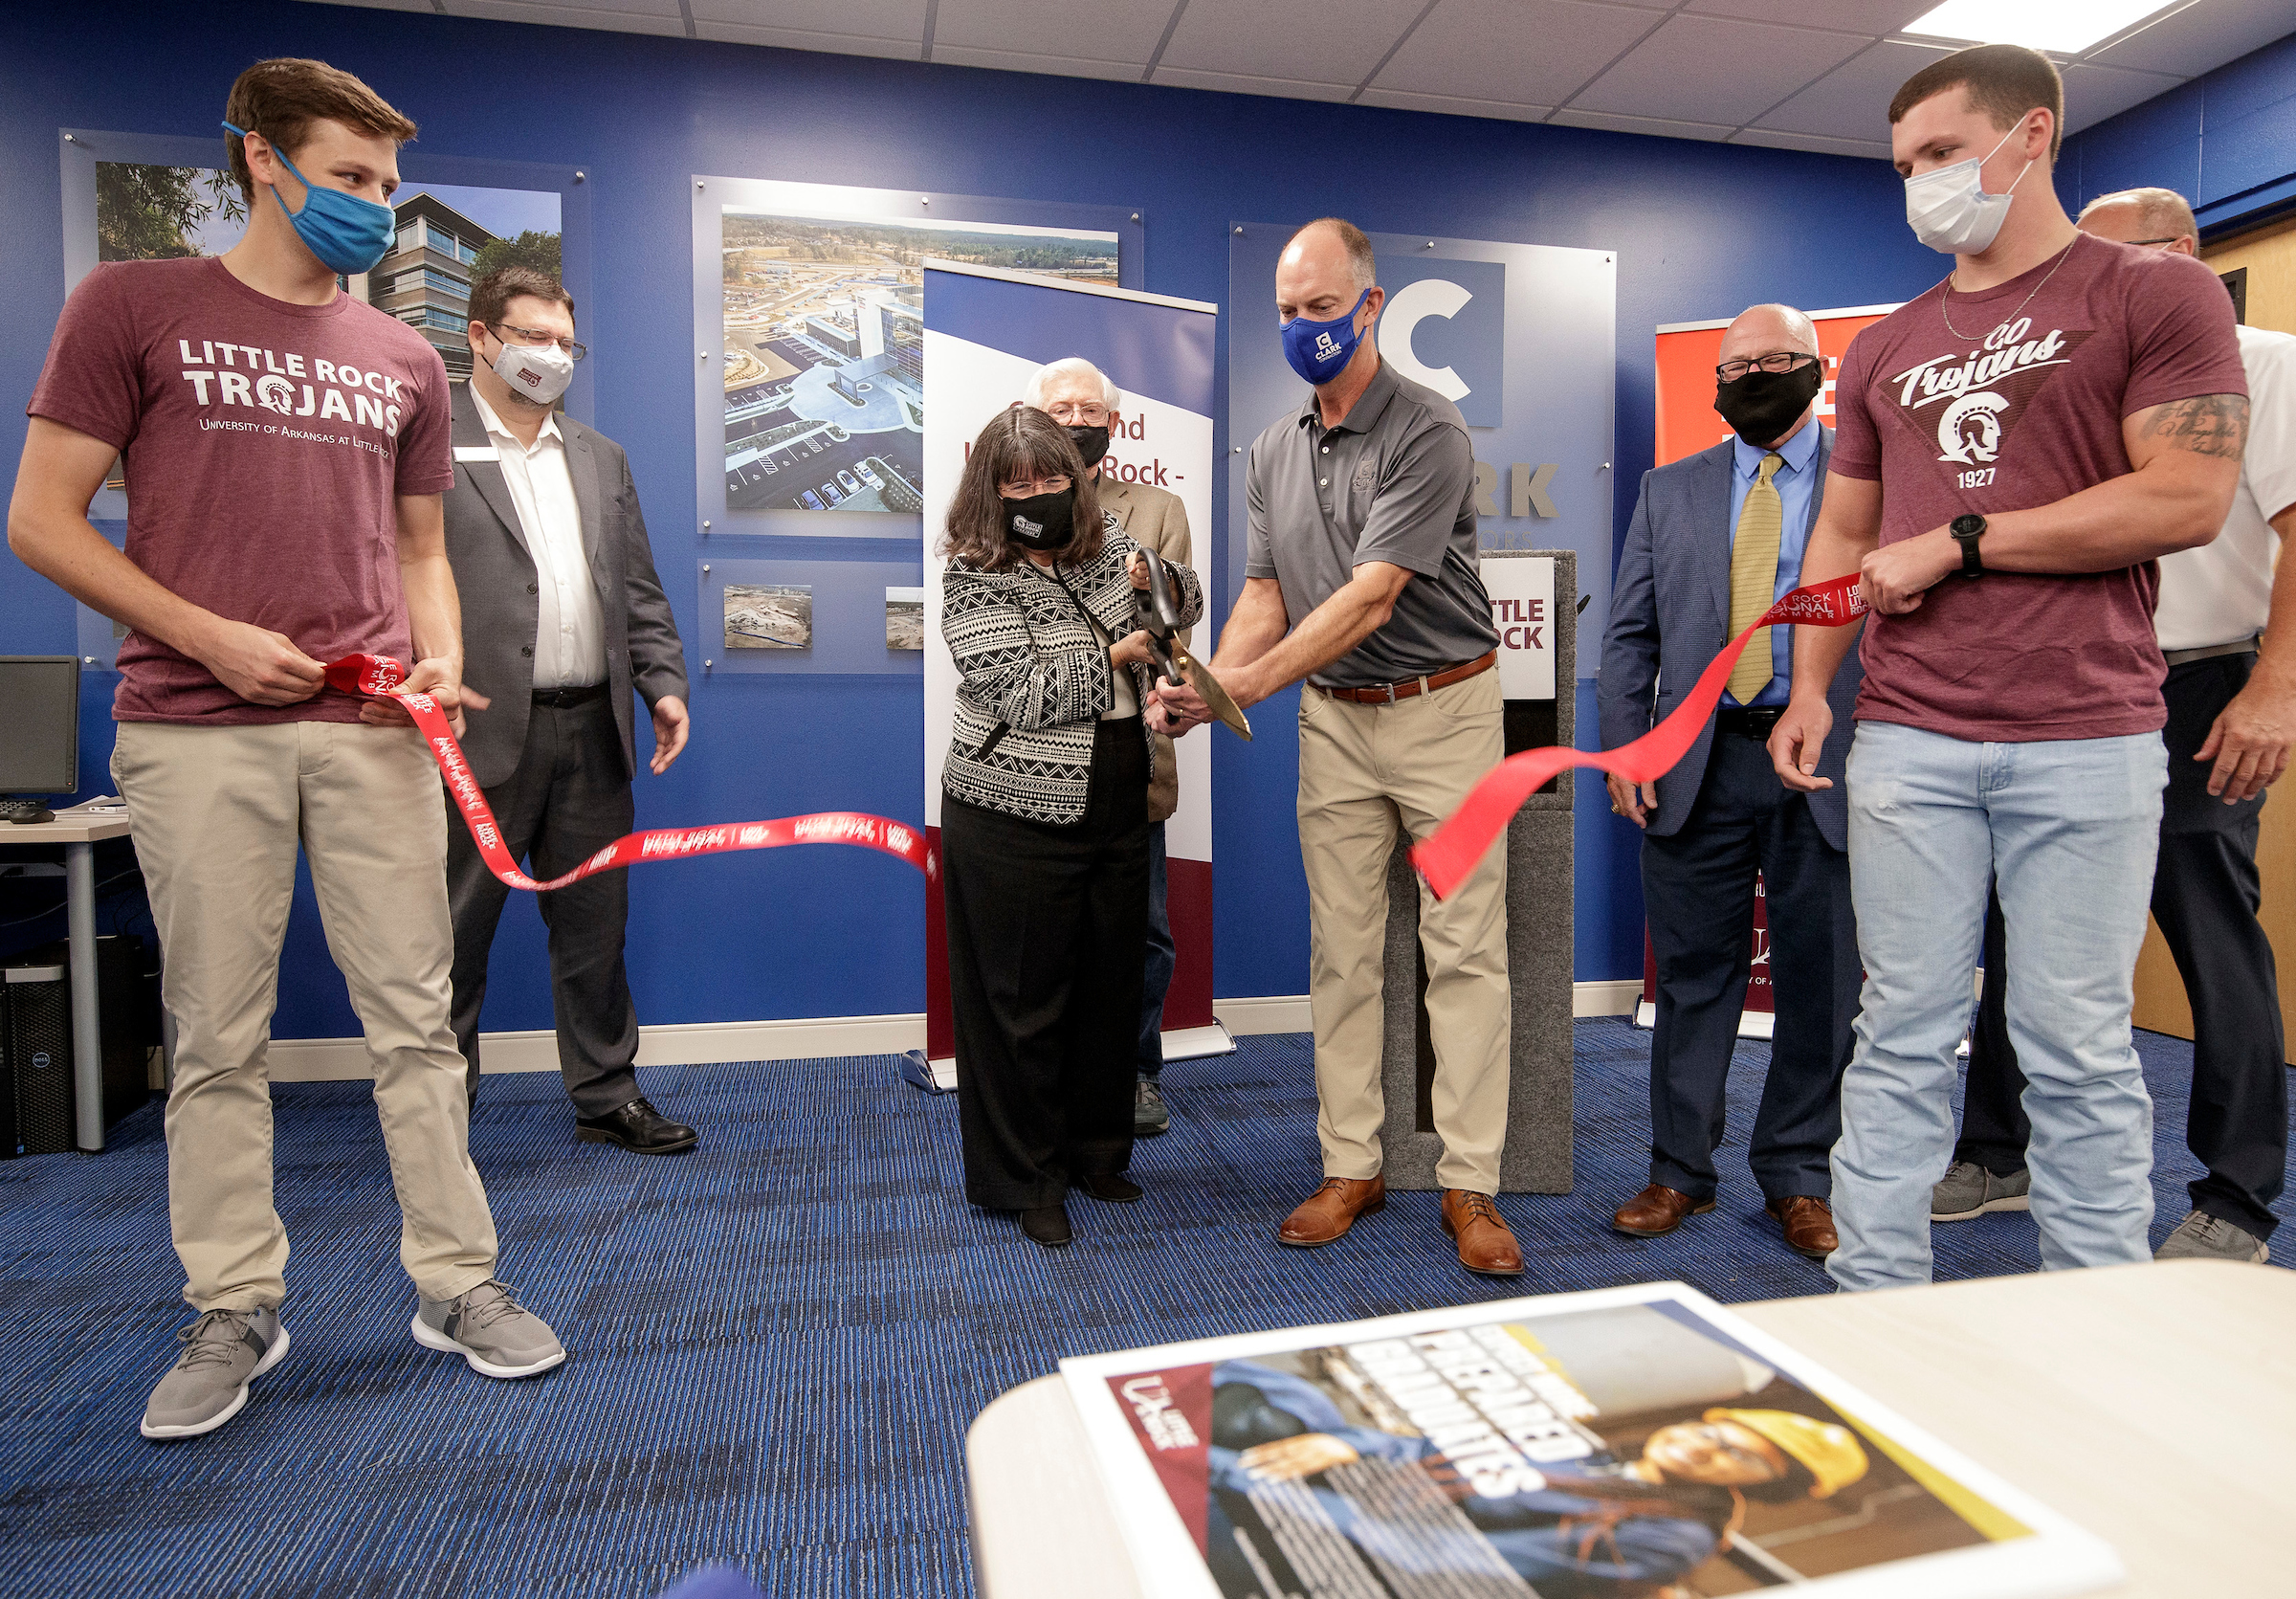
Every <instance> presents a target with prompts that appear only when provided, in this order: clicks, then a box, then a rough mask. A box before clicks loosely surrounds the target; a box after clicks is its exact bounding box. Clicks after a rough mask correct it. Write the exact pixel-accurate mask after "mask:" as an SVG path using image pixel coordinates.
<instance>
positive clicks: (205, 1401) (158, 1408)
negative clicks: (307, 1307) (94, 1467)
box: [143, 1310, 287, 1438]
mask: <svg viewBox="0 0 2296 1599" xmlns="http://www.w3.org/2000/svg"><path fill="white" fill-rule="evenodd" d="M175 1341H176V1342H177V1343H178V1344H182V1345H183V1346H184V1352H183V1353H182V1354H181V1355H180V1356H178V1357H177V1358H176V1362H175V1365H174V1366H170V1367H169V1368H168V1371H167V1375H166V1376H165V1377H162V1378H161V1379H160V1386H159V1387H158V1388H153V1389H152V1390H151V1400H150V1402H149V1403H148V1404H146V1405H145V1406H144V1425H143V1432H144V1436H145V1437H147V1438H196V1437H198V1436H199V1435H200V1434H201V1433H202V1432H214V1431H215V1429H216V1428H218V1427H221V1426H222V1425H223V1424H224V1423H225V1422H227V1421H229V1420H231V1419H232V1417H233V1416H235V1415H237V1414H238V1413H239V1410H240V1407H241V1406H243V1405H245V1404H246V1403H247V1385H248V1384H250V1383H252V1382H254V1380H255V1379H256V1378H257V1377H260V1376H262V1375H263V1373H264V1372H266V1371H269V1370H270V1369H271V1368H272V1367H273V1366H276V1365H278V1364H279V1362H280V1361H282V1360H284V1359H286V1358H287V1329H286V1328H285V1327H283V1326H281V1325H280V1324H279V1318H278V1313H277V1312H276V1311H271V1310H210V1311H209V1312H208V1313H207V1314H206V1315H204V1316H202V1317H201V1318H200V1319H199V1320H198V1321H194V1322H192V1323H191V1324H190V1325H189V1326H188V1327H186V1328H184V1329H183V1330H182V1331H180V1332H178V1333H177V1334H176V1335H175Z"/></svg>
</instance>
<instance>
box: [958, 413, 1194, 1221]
mask: <svg viewBox="0 0 2296 1599" xmlns="http://www.w3.org/2000/svg"><path fill="white" fill-rule="evenodd" d="M947 531H948V537H947V543H946V544H945V546H944V547H945V548H946V550H947V553H948V556H949V565H948V569H947V571H946V573H945V574H944V575H943V577H942V580H941V623H940V631H941V636H942V638H943V639H945V640H946V641H947V643H948V646H949V652H950V654H951V655H954V656H955V657H956V660H957V670H958V671H959V672H960V674H962V677H963V680H962V682H961V683H960V685H959V687H958V690H957V714H956V727H955V732H954V734H953V736H952V737H951V739H950V741H949V755H948V763H947V766H945V768H944V770H943V775H942V779H941V784H942V790H943V794H942V806H941V824H940V845H941V861H942V865H943V868H944V876H943V878H942V891H943V897H944V899H945V901H946V904H947V907H948V933H949V987H950V995H951V998H952V1000H953V1002H954V1004H953V1007H952V1008H953V1010H954V1011H955V1019H956V1024H957V1098H958V1110H959V1122H960V1125H961V1127H962V1131H963V1141H964V1188H965V1197H966V1198H968V1199H970V1200H971V1201H972V1202H973V1203H974V1204H975V1205H978V1206H981V1207H982V1208H983V1209H984V1210H1017V1211H1019V1212H1020V1216H1021V1227H1022V1231H1023V1232H1025V1233H1027V1235H1028V1236H1029V1237H1031V1238H1033V1239H1035V1240H1036V1241H1037V1242H1038V1243H1040V1244H1043V1245H1045V1246H1047V1247H1048V1248H1050V1247H1054V1246H1057V1245H1061V1244H1065V1243H1067V1242H1068V1241H1069V1238H1070V1230H1069V1218H1068V1210H1067V1206H1066V1201H1067V1198H1068V1192H1069V1189H1070V1188H1071V1187H1073V1188H1082V1189H1083V1190H1084V1191H1085V1192H1086V1193H1088V1194H1090V1195H1092V1196H1093V1198H1094V1199H1102V1200H1111V1201H1115V1202H1117V1203H1129V1202H1131V1201H1133V1200H1137V1199H1138V1198H1139V1197H1140V1189H1139V1187H1138V1185H1137V1184H1135V1183H1133V1182H1132V1181H1131V1180H1130V1179H1128V1178H1127V1177H1126V1176H1125V1175H1124V1171H1125V1168H1126V1167H1127V1166H1129V1165H1130V1164H1131V1162H1132V1100H1133V1088H1132V1083H1133V1060H1134V1056H1135V1055H1137V1051H1138V1042H1139V1040H1138V1033H1139V1014H1140V974H1141V966H1142V963H1143V962H1144V960H1145V958H1146V953H1147V939H1148V779H1149V777H1150V775H1151V772H1152V770H1153V764H1154V762H1155V759H1156V756H1155V749H1154V745H1153V742H1152V741H1151V740H1150V738H1149V736H1148V730H1147V727H1146V725H1145V724H1144V723H1143V722H1142V721H1141V719H1140V705H1141V703H1142V701H1143V700H1145V699H1146V698H1147V693H1148V687H1149V681H1150V674H1149V661H1150V658H1151V657H1150V655H1149V651H1148V635H1147V633H1144V632H1139V631H1136V628H1135V625H1134V624H1135V618H1134V615H1133V603H1134V602H1133V595H1134V592H1135V591H1136V590H1137V589H1144V588H1146V587H1147V585H1148V569H1147V564H1146V562H1145V560H1144V559H1143V558H1142V557H1141V555H1140V553H1139V546H1138V545H1137V544H1134V543H1133V542H1132V541H1131V540H1130V539H1128V538H1126V537H1125V536H1124V535H1123V534H1122V533H1121V532H1119V531H1118V530H1117V527H1116V519H1115V517H1113V516H1105V515H1103V514H1102V512H1101V510H1100V505H1099V501H1098V499H1097V497H1096V496H1095V494H1094V493H1093V482H1092V480H1091V479H1090V478H1088V477H1086V476H1085V475H1084V462H1083V459H1082V458H1081V457H1080V456H1078V455H1077V454H1076V446H1075V444H1074V443H1073V442H1072V441H1071V439H1070V437H1069V434H1068V432H1067V430H1066V429H1064V428H1062V427H1061V426H1060V425H1059V424H1058V423H1056V422H1054V421H1052V420H1051V418H1049V417H1048V416H1047V415H1045V413H1044V412H1042V411H1035V410H1032V409H1029V408H1027V407H1016V408H1015V409H1013V410H1011V411H1003V412H1000V413H999V414H998V415H997V416H996V418H995V419H994V420H992V421H991V422H990V423H989V424H988V426H987V427H985V428H983V429H982V431H981V436H980V438H979V439H977V440H976V441H975V442H974V444H973V449H972V454H971V455H970V457H969V458H968V459H967V460H966V462H965V469H964V479H963V481H962V482H961V483H960V485H959V487H958V490H957V498H956V500H955V501H954V502H953V503H952V504H951V505H950V507H949V520H948V530H947ZM1167 570H1168V571H1169V572H1170V574H1171V577H1172V580H1173V582H1174V583H1175V584H1176V585H1177V586H1178V589H1177V592H1176V594H1175V598H1176V599H1177V600H1178V601H1179V603H1180V607H1181V619H1182V622H1183V623H1189V622H1194V621H1196V620H1198V619H1199V618H1200V617H1201V615H1202V613H1203V587H1202V585H1201V584H1200V583H1199V582H1198V581H1197V578H1196V575H1195V573H1193V572H1191V571H1189V570H1188V569H1187V568H1186V567H1184V566H1173V567H1168V568H1167Z"/></svg>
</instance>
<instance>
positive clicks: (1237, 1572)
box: [1061, 1282, 2122, 1599]
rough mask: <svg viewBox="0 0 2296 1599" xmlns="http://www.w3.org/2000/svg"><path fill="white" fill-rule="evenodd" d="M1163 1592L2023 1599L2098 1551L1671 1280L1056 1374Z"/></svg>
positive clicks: (1134, 1357) (1432, 1598)
mask: <svg viewBox="0 0 2296 1599" xmlns="http://www.w3.org/2000/svg"><path fill="white" fill-rule="evenodd" d="M1061 1372H1062V1376H1063V1378H1064V1380H1065V1382H1066V1385H1067V1388H1068V1391H1069V1395H1070V1397H1071V1400H1073V1402H1074V1403H1075V1406H1076V1410H1077V1414H1078V1416H1079V1417H1080V1419H1081V1420H1082V1422H1083V1425H1084V1431H1085V1433H1086V1436H1087V1438H1088V1439H1089V1441H1090V1447H1091V1450H1092V1454H1093V1458H1094V1460H1095V1462H1096V1463H1097V1464H1098V1466H1099V1468H1100V1473H1101V1482H1102V1485H1103V1487H1104V1488H1105V1490H1106V1493H1107V1497H1108V1500H1109V1503H1110V1507H1111V1509H1112V1510H1113V1511H1114V1513H1115V1520H1116V1522H1117V1525H1118V1526H1119V1527H1120V1528H1121V1530H1122V1535H1123V1538H1124V1542H1125V1545H1126V1550H1127V1552H1128V1553H1129V1554H1130V1556H1131V1559H1132V1565H1133V1568H1134V1570H1135V1572H1136V1574H1137V1581H1138V1586H1139V1589H1140V1592H1141V1593H1142V1594H1143V1595H1145V1596H1147V1599H1294V1596H1296V1599H1386V1596H1388V1595H1408V1596H1410V1599H1504V1596H1507V1595H1521V1596H1523V1599H1537V1596H1538V1595H1542V1594H1543V1595H1546V1596H1548V1599H1560V1596H1565V1595H1567V1596H1568V1599H1646V1596H1648V1595H1652V1594H1661V1593H1683V1594H1690V1593H1696V1594H1720V1593H1742V1592H1750V1591H1755V1590H1766V1589H1769V1588H1788V1587H1790V1588H1794V1589H1795V1590H1796V1591H1797V1592H1802V1593H1807V1594H1809V1595H1811V1596H1812V1599H1915V1596H1923V1599H1927V1596H1931V1595H1937V1594H1952V1595H1954V1599H2019V1596H2021V1595H2043V1594H2046V1595H2071V1594H2080V1593H2086V1592H2090V1591H2093V1590H2094V1589H2097V1588H2104V1587H2107V1586H2109V1585H2111V1584H2113V1583H2115V1582H2117V1581H2119V1580H2120V1578H2121V1575H2122V1570H2121V1566H2120V1562H2119V1560H2118V1558H2117V1557H2116V1556H2115V1555H2114V1554H2113V1552H2112V1550H2111V1549H2110V1548H2109V1547H2108V1545H2107V1544H2105V1543H2102V1542H2100V1541H2099V1540H2097V1539H2096V1538H2094V1537H2092V1536H2090V1535H2089V1534H2087V1533H2086V1532H2084V1531H2082V1530H2080V1529H2079V1528H2077V1527H2075V1526H2074V1525H2073V1524H2072V1523H2071V1522H2069V1521H2065V1520H2064V1518H2062V1517H2060V1516H2058V1515H2057V1514H2055V1513H2054V1512H2052V1511H2050V1510H2049V1509H2048V1508H2046V1507H2045V1506H2043V1505H2042V1504H2039V1503H2037V1502H2035V1501H2034V1500H2033V1499H2031V1498H2029V1497H2028V1496H2026V1495H2025V1494H2023V1493H2022V1492H2020V1491H2019V1490H2018V1489H2017V1488H2015V1487H2013V1486H2012V1485H2010V1484H2009V1483H2007V1482H2004V1481H2002V1480H2000V1479H1999V1478H1998V1477H1994V1476H1993V1475H1992V1474H1990V1473H1988V1472H1986V1471H1985V1470H1983V1469H1982V1468H1981V1467H1979V1466H1977V1465H1976V1463H1975V1462H1973V1461H1970V1460H1968V1459H1965V1458H1963V1457H1962V1456H1961V1455H1957V1454H1955V1453H1954V1451H1952V1450H1950V1449H1948V1448H1947V1447H1946V1446H1945V1445H1943V1444H1942V1443H1940V1442H1938V1441H1937V1440H1936V1439H1934V1438H1932V1437H1930V1436H1929V1435H1928V1434H1927V1433H1925V1432H1921V1431H1919V1430H1918V1429H1916V1428H1915V1427H1914V1426H1913V1425H1912V1424H1911V1423H1910V1422H1908V1421H1906V1420H1904V1419H1903V1418H1902V1417H1899V1416H1897V1415H1895V1414H1893V1413H1891V1412H1890V1411H1888V1410H1885V1409H1884V1408H1883V1407H1882V1406H1880V1405H1878V1404H1876V1403H1875V1402H1874V1401H1872V1400H1871V1399H1869V1398H1867V1397H1866V1396H1865V1395H1864V1394H1862V1393H1860V1392H1859V1391H1858V1390H1856V1389H1855V1388H1850V1387H1849V1386H1848V1385H1846V1384H1844V1383H1843V1382H1841V1381H1840V1380H1839V1379H1837V1378H1835V1377H1833V1376H1832V1375H1831V1374H1830V1373H1828V1372H1826V1371H1825V1370H1824V1369H1823V1368H1822V1367H1821V1366H1818V1365H1817V1364H1816V1363H1814V1362H1811V1361H1808V1360H1805V1359H1803V1358H1802V1357H1801V1356H1799V1355H1798V1354H1796V1353H1795V1352H1794V1351H1793V1350H1792V1349H1791V1348H1789V1347H1787V1346H1786V1345H1785V1344H1780V1343H1778V1342H1777V1340H1775V1339H1772V1338H1770V1337H1769V1336H1768V1335H1766V1334H1764V1333H1762V1332H1760V1331H1759V1330H1757V1329H1756V1328H1755V1327H1754V1326H1752V1325H1750V1324H1749V1323H1747V1322H1744V1321H1739V1320H1738V1319H1737V1318H1735V1317H1733V1316H1732V1315H1731V1314H1730V1313H1729V1312H1728V1311H1726V1310H1724V1309H1723V1308H1722V1307H1721V1306H1719V1305H1717V1304H1715V1303H1714V1302H1713V1301H1712V1300H1711V1299H1707V1298H1706V1297H1705V1296H1704V1295H1701V1294H1699V1293H1697V1292H1696V1291H1695V1290H1693V1289H1690V1288H1688V1287H1685V1286H1684V1285H1683V1284H1681V1283H1673V1282H1662V1283H1645V1284H1642V1285H1639V1286H1635V1287H1630V1288H1614V1289H1604V1290H1598V1291H1596V1292H1593V1293H1583V1294H1555V1295H1547V1296H1543V1297H1539V1298H1534V1299H1510V1300H1501V1301H1497V1302H1492V1303H1484V1304H1474V1305H1465V1306H1459V1307H1456V1308H1452V1309H1446V1310H1432V1311H1422V1312H1415V1313H1412V1314H1408V1315H1402V1316H1390V1317H1382V1318H1380V1319H1377V1320H1374V1321H1356V1322H1351V1323H1347V1324H1345V1325H1339V1326H1323V1327H1295V1328H1291V1329H1288V1330H1285V1331H1279V1332H1266V1333H1252V1334H1246V1335H1243V1336H1240V1337H1230V1338H1211V1339H1203V1340H1200V1341H1198V1342H1195V1343H1189V1344H1171V1345H1167V1346H1165V1347H1162V1348H1156V1349H1137V1350H1131V1351H1127V1352H1125V1353H1121V1354H1113V1355H1090V1356H1082V1357H1071V1358H1070V1359H1068V1360H1064V1361H1062V1362H1061Z"/></svg>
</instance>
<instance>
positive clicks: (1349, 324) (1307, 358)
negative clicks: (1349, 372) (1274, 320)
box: [1284, 289, 1371, 387]
mask: <svg viewBox="0 0 2296 1599" xmlns="http://www.w3.org/2000/svg"><path fill="white" fill-rule="evenodd" d="M1370 298H1371V291H1370V290H1369V289H1365V290H1364V291H1363V292H1362V293H1361V294H1359V295H1358V296H1357V297H1356V302H1355V304H1353V305H1351V306H1350V307H1348V311H1347V315H1345V316H1344V317H1334V318H1333V319H1332V320H1331V321H1330V322H1310V321H1308V319H1307V318H1305V317H1293V318H1292V319H1291V321H1290V322H1286V323H1284V359H1285V360H1286V361H1289V362H1290V363H1291V369H1292V370H1293V371H1295V372H1297V373H1298V374H1299V375H1300V376H1301V377H1303V378H1305V379H1307V380H1308V382H1310V383H1312V384H1315V385H1317V386H1318V387H1320V386H1322V385H1324V384H1327V383H1329V382H1331V381H1332V379H1334V378H1336V377H1337V376H1338V375H1339V374H1340V373H1341V372H1342V371H1344V370H1345V369H1346V367H1347V364H1348V362H1350V361H1351V360H1353V359H1354V358H1355V354H1356V346H1357V345H1358V344H1361V343H1362V342H1363V335H1362V334H1360V333H1358V332H1357V331H1356V313H1357V312H1358V311H1360V310H1362V309H1363V302H1364V301H1365V300H1369V299H1370Z"/></svg>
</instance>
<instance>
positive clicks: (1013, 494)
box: [997, 477, 1069, 500]
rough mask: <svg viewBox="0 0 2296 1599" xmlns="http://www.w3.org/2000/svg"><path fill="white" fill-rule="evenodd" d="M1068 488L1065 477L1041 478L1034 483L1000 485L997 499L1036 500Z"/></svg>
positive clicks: (1067, 481)
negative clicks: (1043, 495)
mask: <svg viewBox="0 0 2296 1599" xmlns="http://www.w3.org/2000/svg"><path fill="white" fill-rule="evenodd" d="M1068 486H1069V480H1068V478H1067V477H1040V478H1038V479H1037V480H1036V481H1035V482H1033V483H999V484H998V485H997V498H998V499H1000V500H1034V499H1035V498H1036V497H1037V496H1038V495H1040V494H1058V493H1059V492H1060V491H1061V490H1063V489H1065V488H1067V487H1068Z"/></svg>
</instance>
